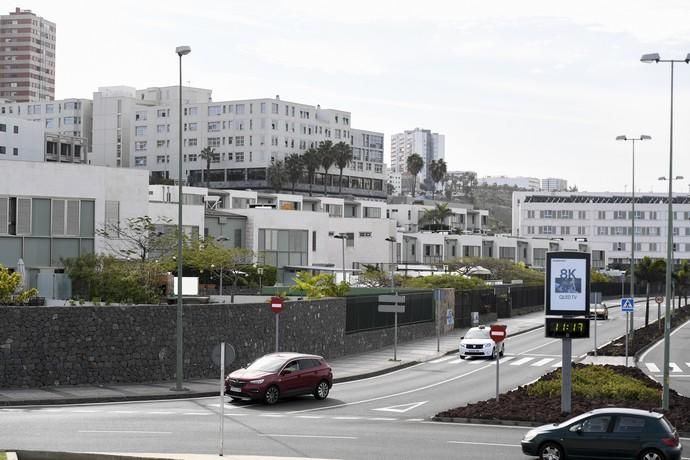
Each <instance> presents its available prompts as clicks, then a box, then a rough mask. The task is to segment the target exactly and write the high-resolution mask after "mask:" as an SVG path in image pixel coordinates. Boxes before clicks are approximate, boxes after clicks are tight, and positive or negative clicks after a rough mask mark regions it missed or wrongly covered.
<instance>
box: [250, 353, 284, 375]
mask: <svg viewBox="0 0 690 460" xmlns="http://www.w3.org/2000/svg"><path fill="white" fill-rule="evenodd" d="M283 364H285V358H283V357H279V356H262V357H261V358H259V359H257V360H256V361H254V362H253V363H251V364H250V365H249V366H247V370H250V371H264V372H277V371H278V370H279V369H280V367H281V366H282V365H283Z"/></svg>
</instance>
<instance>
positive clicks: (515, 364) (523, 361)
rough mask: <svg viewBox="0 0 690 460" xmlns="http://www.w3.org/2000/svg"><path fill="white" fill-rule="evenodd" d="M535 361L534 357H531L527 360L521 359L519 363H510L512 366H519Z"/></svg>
mask: <svg viewBox="0 0 690 460" xmlns="http://www.w3.org/2000/svg"><path fill="white" fill-rule="evenodd" d="M533 359H534V357H529V356H528V357H527V358H520V359H518V360H517V361H513V362H512V363H510V365H511V366H519V365H521V364H525V363H527V362H529V361H532V360H533Z"/></svg>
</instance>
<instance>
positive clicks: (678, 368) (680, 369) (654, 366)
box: [640, 362, 690, 376]
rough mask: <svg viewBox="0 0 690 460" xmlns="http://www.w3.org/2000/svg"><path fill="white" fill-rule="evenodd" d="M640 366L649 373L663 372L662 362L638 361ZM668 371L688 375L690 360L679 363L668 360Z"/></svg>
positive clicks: (689, 372) (689, 374)
mask: <svg viewBox="0 0 690 460" xmlns="http://www.w3.org/2000/svg"><path fill="white" fill-rule="evenodd" d="M640 366H642V367H643V368H644V369H645V370H647V371H648V372H650V373H651V374H661V373H662V372H663V368H664V365H663V363H651V362H649V363H648V362H642V363H640ZM668 371H669V373H670V374H671V375H673V374H676V375H680V374H682V375H684V376H690V362H686V363H680V364H678V363H674V362H669V363H668Z"/></svg>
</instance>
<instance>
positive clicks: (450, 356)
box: [429, 355, 455, 364]
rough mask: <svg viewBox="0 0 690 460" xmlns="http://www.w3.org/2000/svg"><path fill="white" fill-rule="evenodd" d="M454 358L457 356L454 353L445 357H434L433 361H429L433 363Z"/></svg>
mask: <svg viewBox="0 0 690 460" xmlns="http://www.w3.org/2000/svg"><path fill="white" fill-rule="evenodd" d="M453 358H455V356H454V355H448V356H444V357H443V358H438V359H434V360H433V361H429V363H431V364H436V363H442V362H443V361H448V360H449V359H453Z"/></svg>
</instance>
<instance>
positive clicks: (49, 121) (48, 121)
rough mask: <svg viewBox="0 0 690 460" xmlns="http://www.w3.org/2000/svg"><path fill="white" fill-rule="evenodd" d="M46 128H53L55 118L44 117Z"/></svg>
mask: <svg viewBox="0 0 690 460" xmlns="http://www.w3.org/2000/svg"><path fill="white" fill-rule="evenodd" d="M46 128H48V129H53V128H55V119H54V118H46Z"/></svg>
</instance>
